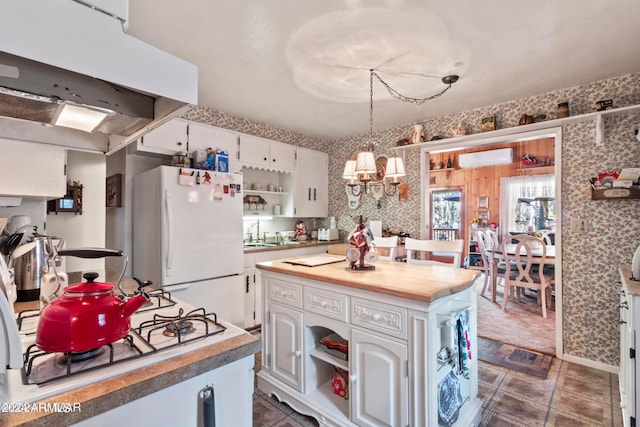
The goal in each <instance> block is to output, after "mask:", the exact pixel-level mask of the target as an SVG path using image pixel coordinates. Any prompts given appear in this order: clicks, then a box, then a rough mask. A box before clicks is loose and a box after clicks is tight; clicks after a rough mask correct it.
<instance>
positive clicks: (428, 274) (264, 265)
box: [256, 255, 480, 302]
mask: <svg viewBox="0 0 640 427" xmlns="http://www.w3.org/2000/svg"><path fill="white" fill-rule="evenodd" d="M318 256H322V255H315V256H314V258H316V257H318ZM296 258H297V259H299V258H307V257H296ZM286 261H287V259H286V258H285V259H280V260H275V261H266V262H260V263H257V264H256V267H257V268H259V269H262V270H267V271H273V272H276V273H283V274H289V275H292V276H298V277H304V278H307V279H313V280H319V281H322V282H326V283H334V284H337V285H343V286H349V287H352V288H359V289H364V290H367V291H373V292H378V293H382V294H388V295H395V296H399V297H403V298H410V299H413V300H418V301H426V302H432V301H434V300H436V299H438V298H442V297H444V296H447V295H451V294H455V293H458V292H461V291H463V290H465V289H468V288H469V287H471V286H473V281H474V279H475V278H476V277H477V276H478V275H479V274H480V271H479V270H467V269H463V268H453V267H448V266H439V265H418V264H407V263H404V262H390V261H378V262H376V263H375V267H376V268H375V270H352V269H351V268H350V267H349V265H348V263H347V262H346V261H342V262H337V263H333V264H325V265H319V266H316V267H307V266H302V265H293V264H288V263H286Z"/></svg>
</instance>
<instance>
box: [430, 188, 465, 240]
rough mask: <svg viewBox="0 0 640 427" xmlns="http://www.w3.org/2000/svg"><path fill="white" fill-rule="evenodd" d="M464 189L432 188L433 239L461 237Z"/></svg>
mask: <svg viewBox="0 0 640 427" xmlns="http://www.w3.org/2000/svg"><path fill="white" fill-rule="evenodd" d="M461 199H462V189H460V188H444V189H433V190H431V239H432V240H456V239H460V235H461V230H460V227H461V224H462V209H461V208H460V206H461V204H460V201H461Z"/></svg>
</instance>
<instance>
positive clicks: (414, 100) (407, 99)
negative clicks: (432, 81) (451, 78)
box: [371, 70, 451, 114]
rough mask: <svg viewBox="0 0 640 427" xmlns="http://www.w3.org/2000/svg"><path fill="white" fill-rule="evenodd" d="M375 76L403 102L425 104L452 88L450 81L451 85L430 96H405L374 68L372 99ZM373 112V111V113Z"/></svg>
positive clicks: (372, 74)
mask: <svg viewBox="0 0 640 427" xmlns="http://www.w3.org/2000/svg"><path fill="white" fill-rule="evenodd" d="M373 76H376V78H377V79H378V81H379V82H380V83H382V84H383V85H384V87H386V88H387V91H388V92H389V94H390V95H391V96H392V97H394V98H396V99H399V100H400V101H402V102H411V103H412V104H418V105H420V104H424V103H425V102H427V101H431V100H432V99H435V98H437V97H439V96H440V95H442V94H443V93H445V92H446V91H448V90H449V89H451V83H449V85H448V86H447V87H446V88H444V89H443V90H442V91H441V92H439V93H436V94H435V95H432V96H430V97H428V98H411V97H409V96H404V95H402V94H401V93H399V92H398V91H396V90H395V89H393V88H392V87H391V86H389V85H388V84H387V82H385V81H384V80H382V77H380V76H379V75H378V73H376V72H375V71H374V70H371V99H372V100H373ZM371 110H372V111H373V101H372V104H371ZM372 114H373V113H372Z"/></svg>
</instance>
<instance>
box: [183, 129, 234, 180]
mask: <svg viewBox="0 0 640 427" xmlns="http://www.w3.org/2000/svg"><path fill="white" fill-rule="evenodd" d="M207 148H212V149H220V150H222V151H226V152H227V153H228V154H229V172H232V173H235V172H238V171H240V163H239V162H238V160H237V153H238V134H237V133H236V132H233V131H230V130H228V129H223V128H219V127H215V126H209V125H205V124H202V123H194V122H190V123H189V152H193V151H195V150H206V149H207Z"/></svg>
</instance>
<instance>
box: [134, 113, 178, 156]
mask: <svg viewBox="0 0 640 427" xmlns="http://www.w3.org/2000/svg"><path fill="white" fill-rule="evenodd" d="M188 126H189V122H188V121H186V120H182V119H173V120H170V121H168V122H167V123H164V124H163V125H161V126H159V127H157V128H156V129H154V130H152V131H151V132H149V133H147V134H146V135H144V136H143V137H142V138H141V139H140V140H139V144H138V150H141V151H148V152H150V153H157V154H167V155H173V154H175V153H177V152H178V151H185V152H186V151H187V150H188V149H189V148H188V147H187V142H188V136H187V128H188Z"/></svg>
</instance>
